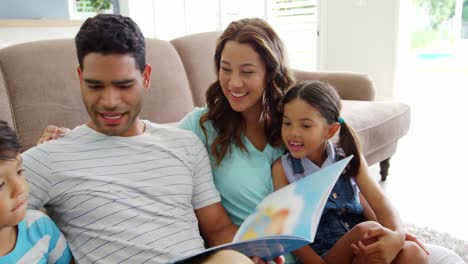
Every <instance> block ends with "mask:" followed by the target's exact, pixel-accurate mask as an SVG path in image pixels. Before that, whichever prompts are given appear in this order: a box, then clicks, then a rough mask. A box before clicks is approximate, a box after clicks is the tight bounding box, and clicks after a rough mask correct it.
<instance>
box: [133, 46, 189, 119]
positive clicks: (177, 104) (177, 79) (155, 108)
mask: <svg viewBox="0 0 468 264" xmlns="http://www.w3.org/2000/svg"><path fill="white" fill-rule="evenodd" d="M146 60H147V63H149V64H151V66H152V68H153V70H152V72H151V82H150V84H151V87H150V90H149V93H148V94H147V95H146V96H145V98H144V102H143V107H142V111H141V118H143V119H148V120H151V121H153V122H158V123H167V122H175V121H179V120H180V119H182V117H184V116H185V115H186V114H187V113H188V112H190V111H191V110H192V109H193V101H192V94H191V93H190V86H189V81H188V79H187V74H186V73H185V69H184V65H183V64H182V61H181V60H180V57H179V54H178V53H177V51H176V50H175V48H174V47H173V46H172V45H171V44H170V43H169V42H166V41H163V40H159V39H146Z"/></svg>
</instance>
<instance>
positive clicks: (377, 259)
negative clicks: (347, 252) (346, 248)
mask: <svg viewBox="0 0 468 264" xmlns="http://www.w3.org/2000/svg"><path fill="white" fill-rule="evenodd" d="M376 239H377V241H376V242H374V243H369V244H367V243H366V241H370V240H376ZM404 242H405V241H404V236H403V235H402V234H401V233H400V232H398V231H392V230H390V229H388V228H385V227H378V228H374V229H371V230H369V231H368V232H367V233H366V234H365V235H364V237H363V240H362V241H359V242H358V243H357V245H356V244H352V245H351V248H352V249H353V251H354V253H355V254H356V255H358V256H364V258H365V259H367V260H369V263H391V262H392V260H393V259H394V258H395V257H396V255H397V254H398V252H400V250H401V249H402V248H403V244H404ZM365 244H367V245H365Z"/></svg>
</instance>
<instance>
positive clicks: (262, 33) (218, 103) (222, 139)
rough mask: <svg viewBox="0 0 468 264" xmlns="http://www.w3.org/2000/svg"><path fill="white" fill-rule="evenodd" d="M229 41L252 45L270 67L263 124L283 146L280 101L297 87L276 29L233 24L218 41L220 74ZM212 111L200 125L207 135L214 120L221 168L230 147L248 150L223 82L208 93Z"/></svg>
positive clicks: (258, 22) (258, 23)
mask: <svg viewBox="0 0 468 264" xmlns="http://www.w3.org/2000/svg"><path fill="white" fill-rule="evenodd" d="M227 41H236V42H238V43H245V44H249V45H251V46H252V47H253V48H254V50H255V51H256V52H257V53H258V54H259V55H260V57H261V58H262V60H263V61H264V62H265V65H266V87H265V93H264V94H263V99H262V113H261V115H260V120H259V122H260V123H261V124H262V125H263V128H264V133H265V135H266V137H267V140H268V143H269V144H270V145H272V146H279V145H281V144H282V142H281V109H280V102H281V98H282V97H283V94H284V91H286V90H287V89H288V88H289V87H290V86H291V85H292V84H293V77H292V76H293V75H292V73H291V72H290V70H289V68H288V67H287V64H286V55H285V48H284V46H283V43H282V41H281V39H280V38H279V37H278V35H277V34H276V33H275V31H274V30H273V28H271V26H270V25H269V24H268V23H267V22H265V21H264V20H262V19H259V18H247V19H241V20H238V21H234V22H232V23H231V24H230V25H229V26H228V27H227V28H226V30H224V32H223V34H222V35H221V36H220V37H219V38H218V42H217V45H216V52H215V56H214V60H215V66H216V73H219V70H220V62H221V53H222V52H223V49H224V46H225V45H226V42H227ZM206 104H207V107H208V112H207V113H205V114H204V115H202V117H201V118H200V126H201V127H202V129H203V132H204V133H205V136H206V129H205V126H204V123H205V122H206V121H211V123H212V124H213V127H214V129H215V130H216V132H217V136H216V138H215V139H214V141H213V142H211V148H210V150H211V152H212V153H213V155H214V156H215V158H216V165H219V164H220V163H221V161H222V160H223V158H224V156H225V155H226V154H227V153H228V152H229V151H230V144H231V143H233V142H234V143H235V144H236V146H237V147H239V148H240V149H242V150H244V151H246V148H245V145H244V143H243V141H242V137H241V134H242V132H243V131H244V129H245V122H244V120H243V118H242V115H241V113H239V112H236V111H234V110H233V109H232V108H231V106H230V105H229V101H228V100H227V98H226V97H225V96H224V94H223V91H222V88H221V84H220V82H219V80H216V81H215V82H214V83H213V84H211V85H210V87H209V88H208V90H207V91H206Z"/></svg>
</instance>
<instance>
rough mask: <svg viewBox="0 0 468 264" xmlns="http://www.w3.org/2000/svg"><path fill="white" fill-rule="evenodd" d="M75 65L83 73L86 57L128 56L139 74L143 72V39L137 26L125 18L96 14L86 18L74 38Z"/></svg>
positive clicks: (144, 62)
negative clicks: (94, 53)
mask: <svg viewBox="0 0 468 264" xmlns="http://www.w3.org/2000/svg"><path fill="white" fill-rule="evenodd" d="M75 45H76V53H77V56H78V63H79V64H80V68H81V70H83V60H84V57H85V56H86V55H87V54H88V53H93V52H96V53H101V54H104V55H109V54H129V55H131V56H133V57H134V58H135V62H136V64H137V66H138V68H139V70H140V71H141V72H143V70H144V68H145V64H146V61H145V38H144V37H143V34H142V33H141V31H140V28H139V27H138V25H137V24H136V23H135V22H133V20H132V19H131V18H129V17H124V16H121V15H115V14H100V15H97V16H95V17H92V18H88V19H87V20H86V21H85V22H84V23H83V25H82V26H81V28H80V31H79V32H78V34H77V35H76V37H75Z"/></svg>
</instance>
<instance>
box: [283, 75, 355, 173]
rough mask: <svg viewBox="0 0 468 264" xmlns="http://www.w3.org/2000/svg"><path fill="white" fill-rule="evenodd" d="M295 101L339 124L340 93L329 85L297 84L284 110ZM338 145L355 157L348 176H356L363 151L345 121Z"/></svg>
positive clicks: (287, 94)
mask: <svg viewBox="0 0 468 264" xmlns="http://www.w3.org/2000/svg"><path fill="white" fill-rule="evenodd" d="M294 99H301V100H303V101H305V102H307V103H308V104H309V105H311V106H313V107H314V108H316V109H317V110H318V111H319V112H320V114H321V115H322V116H323V117H324V118H325V119H326V120H327V122H328V124H332V123H334V122H339V118H340V112H341V99H340V96H339V95H338V92H337V91H336V90H335V88H334V87H333V86H332V85H330V84H329V83H325V82H321V81H304V82H300V83H298V84H296V85H295V86H294V87H292V88H291V89H289V90H288V92H287V93H286V95H285V96H284V97H283V100H282V101H281V103H282V107H283V109H284V105H286V104H287V103H289V102H291V101H293V100H294ZM337 145H338V147H340V148H342V149H343V151H344V152H345V154H346V155H347V156H349V155H354V158H353V159H352V160H351V161H350V166H349V167H348V170H347V172H346V175H348V176H352V177H354V176H356V175H357V173H358V170H359V167H360V166H361V150H360V145H359V140H358V138H357V136H356V133H355V132H354V130H353V129H352V128H351V127H350V126H348V124H347V123H346V122H345V121H343V122H342V123H341V128H340V134H339V139H338V142H337Z"/></svg>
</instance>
